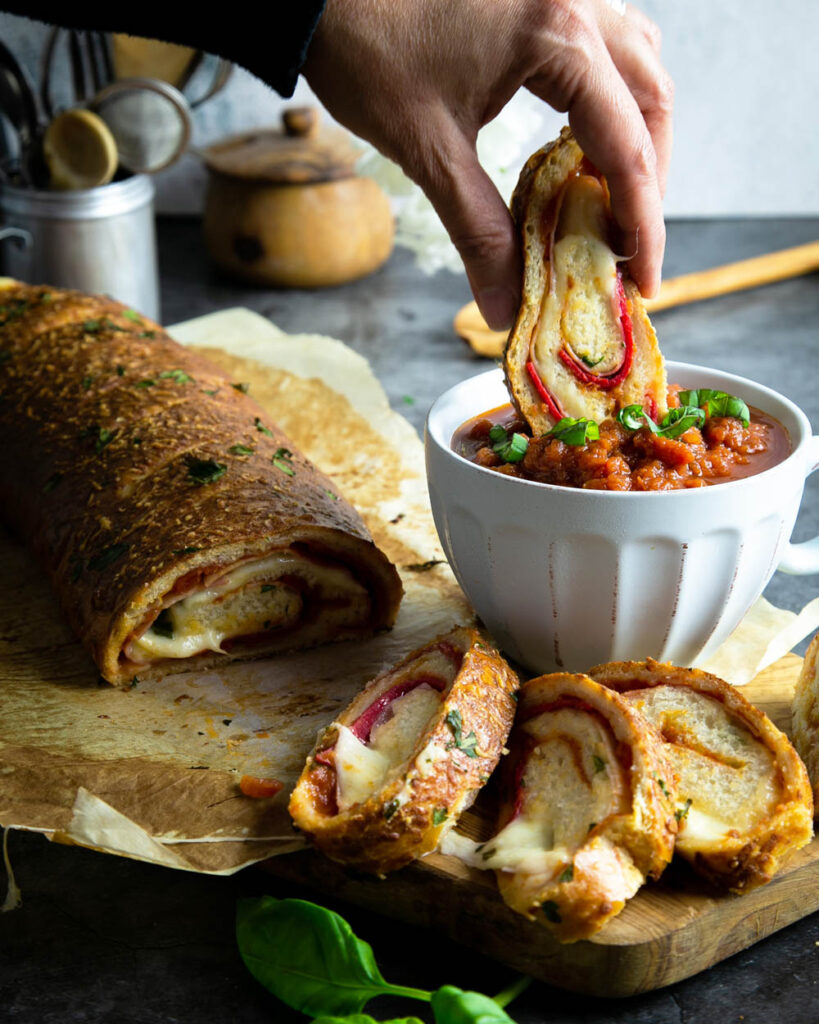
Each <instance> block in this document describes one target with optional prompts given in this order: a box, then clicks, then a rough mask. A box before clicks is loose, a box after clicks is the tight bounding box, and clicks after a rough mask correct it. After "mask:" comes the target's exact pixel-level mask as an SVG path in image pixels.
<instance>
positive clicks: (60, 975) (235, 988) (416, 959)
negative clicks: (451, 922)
mask: <svg viewBox="0 0 819 1024" xmlns="http://www.w3.org/2000/svg"><path fill="white" fill-rule="evenodd" d="M816 238H819V219H801V220H786V221H782V220H753V221H750V220H749V221H743V220H738V221H737V220H734V221H708V222H675V223H672V224H670V225H669V239H668V251H667V257H666V265H665V273H666V276H674V275H676V274H680V273H685V272H687V271H690V270H695V269H701V268H704V267H708V266H715V265H718V264H720V263H724V262H728V261H730V260H735V259H741V258H744V257H747V256H752V255H757V254H759V253H763V252H767V251H771V250H774V249H780V248H785V247H786V246H790V245H797V244H800V243H802V242H807V241H813V240H815V239H816ZM159 246H160V265H161V272H162V284H163V292H162V302H163V321H164V322H165V323H173V322H176V321H179V320H184V319H187V318H189V317H192V316H197V315H201V314H204V313H208V312H212V311H214V310H217V309H222V308H225V307H228V306H235V305H244V306H249V307H251V308H253V309H256V310H258V311H259V312H261V313H263V314H264V315H265V316H267V317H269V318H270V319H271V320H272V321H273V322H274V323H276V324H277V325H278V326H279V327H281V328H283V329H284V330H286V331H289V332H310V333H313V332H319V333H326V334H330V335H332V336H334V337H336V338H340V339H342V340H343V341H345V342H347V343H348V344H349V345H351V346H352V347H353V348H354V349H355V350H356V351H358V352H360V353H361V354H362V355H364V356H366V358H367V359H368V360H369V361H370V363H371V365H372V366H373V369H374V371H375V373H376V374H377V376H378V377H379V378H380V379H381V381H382V382H383V384H384V386H385V389H386V391H387V393H388V395H389V397H390V400H391V402H392V404H393V406H394V407H395V408H396V409H398V410H400V411H401V412H402V413H403V414H404V415H405V416H406V417H407V418H408V419H409V420H410V421H411V422H412V423H413V424H414V425H415V426H416V427H417V428H418V429H419V430H420V429H422V426H423V419H424V415H425V412H426V409H427V407H428V406H429V404H430V402H431V401H432V399H433V398H434V397H435V396H436V395H437V394H438V393H439V392H441V391H442V390H444V389H445V388H446V387H448V386H449V385H450V384H453V383H455V382H457V381H458V380H461V379H463V378H465V377H467V376H470V375H472V374H474V373H478V372H480V371H481V370H483V369H485V368H487V367H488V366H489V365H491V364H489V363H488V362H487V361H486V360H482V359H479V358H477V357H475V356H473V355H472V354H471V353H470V351H469V350H468V348H467V347H466V346H465V345H464V344H462V343H461V342H460V341H458V340H457V339H455V338H454V336H453V334H452V330H451V322H452V317H453V315H454V313H455V312H456V310H457V309H458V308H459V307H460V306H461V305H462V304H463V303H464V302H466V301H467V300H468V299H469V297H470V296H469V291H468V288H467V285H466V281H465V279H464V278H463V276H462V275H454V274H449V273H445V272H444V273H439V274H437V275H435V276H433V277H425V276H424V275H423V274H421V273H420V272H419V271H418V270H417V269H416V268H415V266H414V264H413V261H412V258H411V257H410V256H409V255H408V254H407V253H406V252H403V251H400V250H399V251H397V252H396V254H395V255H394V256H393V258H392V259H391V260H390V262H389V263H388V265H387V266H386V267H384V268H383V269H382V270H381V271H379V272H378V273H376V274H375V275H373V276H372V277H370V278H368V279H367V280H364V281H360V282H357V283H354V284H352V285H348V286H346V287H343V288H334V289H328V290H325V291H321V292H314V293H297V292H292V291H278V292H276V291H268V290H255V289H249V288H247V287H244V286H241V285H237V284H235V283H231V282H229V281H227V280H225V279H223V278H220V277H219V276H218V275H217V274H216V273H214V272H213V270H212V269H211V268H210V267H209V265H208V261H207V257H206V254H205V252H204V247H203V244H202V241H201V235H200V229H199V225H198V223H197V222H196V221H192V220H162V221H160V224H159ZM654 322H655V325H656V328H657V331H658V334H659V337H660V344H661V347H662V349H663V352H664V354H665V355H666V357H667V358H669V359H674V360H681V361H689V362H697V363H703V364H707V365H713V366H716V367H720V368H724V369H730V370H731V371H733V372H736V373H739V374H741V375H744V376H747V377H751V378H754V379H757V380H759V381H762V382H763V383H766V384H768V385H770V386H772V387H774V388H776V389H777V390H779V391H782V392H784V393H785V394H786V395H788V396H789V397H790V398H792V399H793V400H795V401H796V402H797V403H798V404H799V405H801V406H802V408H803V409H804V410H805V412H806V413H807V414H808V416H809V418H810V419H811V422H812V423H813V424H814V426H815V427H817V428H819V389H818V388H817V376H818V375H817V353H819V343H818V342H819V338H818V337H817V323H818V322H819V277H817V276H816V275H813V276H810V277H805V278H801V279H797V280H794V281H789V282H783V283H780V284H776V285H771V286H768V287H767V288H761V289H756V290H753V291H749V292H744V293H741V294H737V295H734V296H727V297H724V298H721V299H714V300H711V301H709V302H704V303H700V304H697V305H691V306H686V307H681V308H679V309H676V310H669V311H666V312H661V313H658V314H656V315H655V317H654ZM818 499H819V474H816V476H815V477H814V478H813V480H812V481H809V483H808V486H807V488H806V500H805V502H803V512H802V513H801V514H800V517H799V521H798V523H797V528H796V533H795V539H798V540H802V539H806V538H807V537H809V536H812V535H813V534H815V533H817V532H819V500H818ZM817 592H819V579H818V578H816V577H805V578H802V579H798V578H795V577H785V576H783V575H782V574H777V575H776V576H775V577H774V579H773V581H772V582H771V584H770V585H769V588H768V590H767V592H766V593H767V596H768V597H769V598H770V599H771V600H772V601H774V602H775V603H777V604H779V605H781V606H784V607H788V608H792V609H796V608H798V607H801V605H803V604H804V603H805V602H806V601H808V600H809V599H810V598H812V597H814V596H815V595H816V594H817ZM9 852H10V856H11V860H12V863H13V865H14V868H15V871H16V875H17V880H18V882H19V884H20V887H21V889H22V891H23V900H24V902H23V906H22V907H21V909H19V910H17V911H15V912H13V913H8V914H4V915H0V1020H2V1021H9V1022H15V1024H52V1022H54V1024H57V1022H59V1024H68V1022H94V1024H96V1022H106V1024H107V1022H111V1024H114V1022H116V1024H160V1022H167V1024H170V1022H174V1024H176V1022H178V1024H198V1022H200V1021H203V1022H204V1021H208V1022H213V1024H228V1022H230V1024H270V1022H281V1024H290V1022H291V1021H292V1022H294V1024H295V1022H297V1021H301V1020H305V1019H306V1018H304V1017H302V1016H301V1015H300V1014H296V1013H293V1012H292V1011H289V1010H287V1009H286V1008H285V1007H283V1006H282V1005H281V1004H280V1003H278V1002H276V1001H275V1000H273V999H272V998H271V997H269V996H268V995H267V994H266V993H265V991H264V990H263V989H262V988H261V987H260V986H258V985H257V984H256V982H255V981H254V980H253V979H252V978H251V977H250V975H249V974H247V973H246V971H245V969H244V967H243V965H242V964H241V962H240V960H239V957H238V955H237V953H236V949H235V943H234V938H233V917H234V909H235V902H236V899H237V898H238V897H240V896H244V895H255V894H261V893H265V892H267V893H271V894H273V895H276V896H285V895H298V896H302V897H307V898H310V897H311V895H314V894H311V893H309V892H306V891H303V890H300V891H295V890H293V888H292V887H290V886H286V885H285V884H284V883H282V882H279V881H277V880H274V879H271V878H270V877H269V876H267V875H266V874H265V873H264V872H263V871H261V870H260V869H248V870H246V871H244V872H241V873H240V874H239V875H237V876H234V877H232V878H211V877H205V876H198V875H193V874H187V873H183V872H175V871H171V870H168V869H165V868H158V867H154V866H151V865H147V864H141V863H138V862H135V861H129V860H125V859H121V858H115V857H106V856H103V855H100V854H96V853H92V852H88V851H84V850H80V849H75V848H71V847H62V846H57V845H52V844H49V843H47V842H46V841H45V840H44V839H43V838H42V837H40V836H38V835H29V834H22V833H12V834H11V836H10V838H9ZM317 898H318V899H319V901H320V902H324V903H326V904H328V905H332V906H333V907H334V909H338V910H340V911H342V912H343V913H344V914H345V916H347V917H348V919H349V920H350V921H351V923H352V924H353V926H354V927H355V929H356V930H357V931H358V933H359V934H360V935H361V936H362V937H364V938H366V939H368V940H369V941H370V942H371V943H372V944H373V946H374V948H375V951H376V955H377V958H378V961H379V964H380V966H381V968H382V971H383V973H384V975H385V976H386V977H387V978H388V979H389V980H391V981H394V982H396V983H401V984H405V985H414V986H420V987H425V988H434V987H436V986H438V985H440V984H445V983H451V984H456V985H459V986H461V987H463V988H476V989H479V990H481V991H484V992H489V993H492V992H495V991H499V990H500V989H501V988H503V987H504V986H505V985H506V984H507V983H508V982H509V981H510V980H511V978H512V977H513V975H512V974H511V972H510V971H509V970H507V969H506V968H504V967H502V966H500V965H498V964H495V963H493V962H491V961H489V960H486V959H483V958H481V957H480V956H477V955H475V954H473V953H470V952H467V951H466V950H464V949H462V948H460V947H458V946H456V945H454V944H452V943H451V942H449V941H447V940H446V939H444V938H443V937H441V936H440V935H436V934H431V933H429V932H426V931H420V930H418V929H415V928H410V927H408V926H405V925H400V924H395V923H392V922H390V920H389V919H388V918H381V917H378V916H375V915H372V914H368V913H364V912H361V911H358V910H356V909H354V908H351V907H346V906H341V905H339V904H337V903H333V901H331V900H327V899H322V898H321V897H317ZM817 960H819V915H814V916H813V917H810V918H806V919H805V920H803V921H801V922H798V923H797V924H794V925H791V926H790V927H788V928H786V929H784V930H782V931H781V932H778V933H777V934H775V935H774V936H772V937H770V938H768V939H766V940H764V941H762V942H760V943H758V944H757V945H755V946H753V947H752V948H750V949H749V950H747V951H746V952H744V953H740V954H738V955H736V956H734V957H732V958H731V959H730V960H728V961H725V962H724V963H722V964H719V965H717V966H716V967H713V968H711V969H710V970H709V971H706V972H704V973H703V974H701V975H699V976H698V977H695V978H692V979H689V980H688V981H684V982H681V983H679V984H677V985H674V986H671V987H669V988H667V989H664V990H661V991H658V992H654V993H647V994H646V995H642V996H635V997H632V998H630V999H627V1000H622V1001H603V1000H598V999H594V998H589V997H583V996H579V995H575V994H570V993H564V992H561V991H559V990H557V989H553V988H550V987H548V986H546V985H542V984H534V985H533V986H532V987H531V988H530V989H529V990H528V991H527V992H525V993H524V994H523V996H521V997H520V998H519V999H518V1000H517V1001H516V1002H515V1003H514V1004H513V1005H512V1006H511V1007H510V1012H511V1013H512V1015H513V1016H514V1017H515V1019H516V1020H517V1021H519V1022H520V1024H540V1022H555V1024H626V1022H628V1024H712V1022H717V1021H719V1022H743V1024H760V1022H763V1021H764V1022H772V1021H773V1022H778V1021H788V1022H794V1024H812V1022H816V1021H819V990H817V985H819V970H817ZM416 1006H421V1004H414V1003H412V1004H411V1003H407V1002H403V1001H402V1002H400V1003H399V1002H390V1001H387V1000H382V1001H378V1000H377V1001H375V1002H373V1003H371V1004H370V1006H369V1007H368V1012H370V1013H372V1014H373V1015H374V1016H376V1017H379V1018H382V1019H386V1018H388V1017H396V1016H401V1015H406V1014H410V1013H414V1012H418V1011H417V1008H416ZM421 1008H422V1009H423V1007H421ZM422 1016H423V1014H422Z"/></svg>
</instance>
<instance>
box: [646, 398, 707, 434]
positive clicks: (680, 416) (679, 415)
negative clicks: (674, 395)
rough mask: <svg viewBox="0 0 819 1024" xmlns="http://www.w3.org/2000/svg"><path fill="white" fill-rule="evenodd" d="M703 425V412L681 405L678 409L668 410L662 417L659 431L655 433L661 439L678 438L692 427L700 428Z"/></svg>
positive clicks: (690, 406) (693, 407) (691, 406)
mask: <svg viewBox="0 0 819 1024" xmlns="http://www.w3.org/2000/svg"><path fill="white" fill-rule="evenodd" d="M703 423H705V410H704V409H698V408H697V407H696V406H693V405H682V406H680V408H679V409H669V410H668V412H667V413H666V414H665V416H663V419H662V423H661V424H660V429H659V430H658V431H656V433H657V434H660V435H661V436H662V437H679V436H680V434H684V433H685V432H686V430H690V429H691V428H692V427H701V426H702V425H703Z"/></svg>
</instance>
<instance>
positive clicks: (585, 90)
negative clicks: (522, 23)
mask: <svg viewBox="0 0 819 1024" xmlns="http://www.w3.org/2000/svg"><path fill="white" fill-rule="evenodd" d="M585 13H586V14H587V15H588V9H586V12H585ZM606 17H611V18H615V19H617V21H618V22H619V24H620V26H621V31H628V32H636V29H635V28H634V27H628V28H623V26H627V25H628V22H627V19H626V18H623V17H622V16H619V15H617V14H616V13H615V12H613V11H608V12H607V15H606ZM565 38H566V39H567V40H568V42H569V45H567V46H565V47H564V48H563V49H562V50H560V51H559V55H558V58H557V60H553V61H551V62H550V63H548V64H545V65H544V66H543V67H542V68H540V69H539V70H538V72H537V73H536V74H535V75H533V76H532V77H531V78H530V79H529V80H528V81H527V82H526V85H527V87H528V88H529V89H530V90H531V91H532V92H534V93H535V94H536V95H538V96H540V97H541V98H542V99H544V100H546V101H547V102H548V103H550V104H551V105H552V106H556V107H557V108H558V109H562V110H567V111H568V113H569V123H570V124H571V126H572V128H573V130H574V133H575V136H576V138H577V141H578V143H579V144H580V146H581V148H582V149H583V151H584V152H585V153H586V155H587V156H588V157H589V159H590V160H591V161H592V162H593V163H594V164H595V166H596V167H597V168H598V169H599V170H600V171H601V173H602V174H604V175H605V177H606V179H607V181H608V185H609V190H610V192H611V206H612V213H613V215H614V218H615V220H616V221H617V223H618V225H619V226H620V229H621V231H622V233H623V242H622V244H623V251H624V253H625V255H627V256H630V257H632V258H631V261H630V263H629V271H630V273H631V276H632V277H633V278H634V280H635V281H636V283H637V286H638V287H639V288H640V291H641V292H642V293H643V295H645V296H653V295H656V293H657V291H658V290H659V287H660V278H661V268H662V260H663V252H664V249H665V225H664V223H663V214H662V187H663V186H662V183H661V177H662V176H663V175H664V173H665V171H664V169H663V168H661V165H660V159H659V158H658V155H657V151H656V149H655V144H654V139H653V138H652V135H651V132H650V130H649V126H648V123H647V121H646V117H645V115H644V113H643V111H642V110H641V108H640V105H639V103H638V101H637V99H636V97H635V96H634V95H633V94H632V92H631V89H630V87H629V84H628V83H627V81H626V79H625V78H624V76H623V75H622V73H621V72H620V70H619V68H618V67H617V65H616V64H615V62H614V60H613V58H612V56H611V54H610V53H609V50H608V47H607V45H606V42H605V40H604V38H603V36H602V35H601V33H600V31H599V29H598V25H597V22H596V20H595V19H593V18H592V17H590V16H587V17H586V18H585V19H583V20H579V21H576V22H575V23H574V24H572V25H569V26H567V28H566V29H565ZM638 50H639V48H638ZM619 52H620V54H621V58H622V60H623V62H624V63H626V59H625V56H624V55H625V54H626V53H627V52H629V51H628V50H627V48H626V47H625V46H621V49H620V51H619ZM636 65H637V61H636V59H635V61H634V68H635V70H633V71H632V72H631V73H632V78H633V80H635V81H636V80H637V79H638V77H639V76H638V73H637V71H636ZM649 77H650V75H649V72H645V74H644V75H643V79H645V80H647V79H648V78H649ZM643 79H641V80H643ZM657 118H658V123H659V121H660V120H662V119H661V118H660V115H659V113H658V115H657ZM660 147H661V149H663V153H664V156H663V160H664V161H665V162H666V163H665V166H667V150H668V149H669V147H670V134H669V135H668V137H667V141H666V133H665V129H662V130H661V132H660Z"/></svg>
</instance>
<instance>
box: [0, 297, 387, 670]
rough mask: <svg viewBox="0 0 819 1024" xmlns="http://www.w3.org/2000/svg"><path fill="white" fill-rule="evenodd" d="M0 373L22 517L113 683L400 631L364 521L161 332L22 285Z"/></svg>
mask: <svg viewBox="0 0 819 1024" xmlns="http://www.w3.org/2000/svg"><path fill="white" fill-rule="evenodd" d="M0 360H2V366H0V428H2V431H3V437H4V444H3V446H2V448H0V495H2V499H3V500H2V508H3V516H4V518H5V520H6V522H7V524H8V525H9V526H11V527H12V529H14V530H15V531H16V532H17V533H18V534H19V535H20V536H21V537H22V538H23V539H24V540H26V541H27V542H28V543H29V544H30V545H31V546H32V547H33V548H34V550H35V551H36V553H37V555H38V556H39V558H40V560H41V561H42V563H43V564H44V566H45V568H46V569H47V571H48V572H49V574H50V576H51V578H52V581H53V583H54V585H55V588H56V590H57V594H58V596H59V598H60V602H61V604H62V606H63V609H64V611H65V613H66V615H67V617H68V619H69V621H70V623H71V625H72V626H73V628H74V629H75V630H76V632H77V633H78V634H79V636H80V637H81V639H82V640H83V642H84V644H85V645H86V647H87V648H88V650H89V651H90V653H91V655H92V657H93V658H94V660H95V661H96V663H97V665H98V666H99V669H100V671H101V673H102V675H103V676H104V677H105V678H106V679H108V680H109V681H111V682H124V681H127V680H130V679H131V678H132V677H133V676H134V675H140V676H145V675H160V674H163V673H165V672H168V671H173V670H175V669H182V668H190V667H200V666H203V665H206V664H209V663H212V662H214V661H217V660H218V659H220V658H224V656H225V653H224V652H229V653H230V655H231V656H233V657H244V656H249V655H258V654H263V653H267V652H272V651H279V650H291V649H296V648H301V647H305V646H311V645H314V644H318V643H322V642H325V641H328V640H338V639H346V638H356V637H364V636H368V635H370V634H371V633H372V632H373V631H374V630H376V629H379V628H382V627H385V626H389V625H391V624H392V622H393V620H394V617H395V614H396V611H397V608H398V604H399V601H400V597H401V584H400V581H399V579H398V575H397V573H396V571H395V569H394V567H393V566H392V565H391V564H390V562H389V561H388V559H387V558H386V556H385V555H384V554H383V553H382V552H381V551H380V550H379V549H378V548H376V547H375V545H374V544H373V542H372V540H371V539H370V536H369V534H368V532H367V530H366V527H365V526H364V523H363V522H362V520H361V518H360V516H359V515H358V514H357V513H356V512H355V510H354V509H353V508H352V507H351V506H350V505H349V504H348V503H347V502H346V501H345V500H344V499H343V498H342V497H340V496H339V495H338V494H337V493H336V491H335V488H334V487H333V484H332V482H331V481H330V480H329V479H328V478H327V477H325V476H324V475H323V474H321V473H320V472H319V471H318V470H317V469H316V468H315V467H314V466H313V465H312V464H311V463H310V462H309V461H308V460H306V459H305V458H304V457H303V456H302V455H301V454H300V453H299V452H297V451H296V450H295V449H294V447H293V445H292V443H291V442H290V441H289V440H288V439H287V438H286V437H285V436H284V435H283V434H282V433H281V431H279V430H278V428H277V427H276V426H275V424H274V423H273V422H271V420H270V418H269V417H268V415H267V414H266V413H265V412H264V410H262V408H261V407H260V406H259V405H257V403H256V402H255V401H253V399H252V398H251V397H250V396H249V395H247V394H245V393H244V392H243V390H242V388H241V387H240V386H239V384H238V383H237V382H233V383H232V382H231V381H229V380H227V379H226V378H225V377H224V376H223V375H222V374H221V373H220V371H219V370H218V369H217V368H216V367H214V366H213V365H212V364H210V363H209V362H208V361H207V360H205V359H204V358H202V357H201V356H200V355H198V354H196V353H195V352H193V351H191V350H189V349H186V348H184V347H183V346H180V345H177V344H176V343H175V342H173V341H172V340H171V339H170V338H169V337H168V336H167V335H166V334H165V333H164V331H162V329H161V328H160V327H159V326H158V325H156V324H153V323H151V322H149V321H147V320H146V319H145V318H142V317H140V316H139V315H138V314H136V313H134V312H133V311H131V310H128V309H126V308H125V307H123V306H121V305H119V304H117V303H114V302H112V301H110V300H107V299H104V298H100V297H93V296H86V295H81V294H79V293H76V292H62V291H58V290H56V289H52V288H46V287H36V288H35V287H28V286H25V285H21V284H17V283H16V282H11V283H9V284H7V285H6V287H5V288H4V289H3V290H2V292H0ZM217 652H221V653H217Z"/></svg>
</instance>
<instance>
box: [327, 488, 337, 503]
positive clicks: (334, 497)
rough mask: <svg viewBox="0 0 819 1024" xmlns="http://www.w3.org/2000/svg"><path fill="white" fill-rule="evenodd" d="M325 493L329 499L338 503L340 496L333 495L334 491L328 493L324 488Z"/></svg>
mask: <svg viewBox="0 0 819 1024" xmlns="http://www.w3.org/2000/svg"><path fill="white" fill-rule="evenodd" d="M324 493H325V494H326V495H327V497H328V498H332V499H333V501H338V495H337V494H333V492H332V491H328V490H327V488H326V487H325V488H324Z"/></svg>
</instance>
